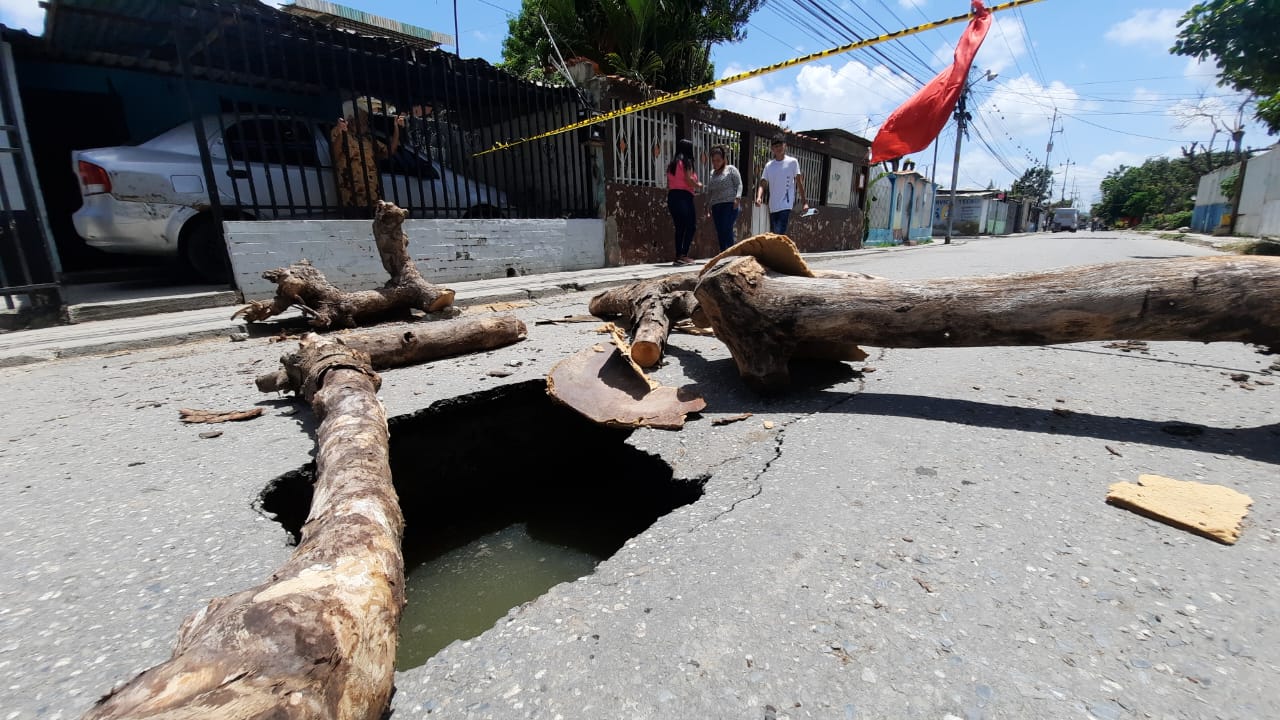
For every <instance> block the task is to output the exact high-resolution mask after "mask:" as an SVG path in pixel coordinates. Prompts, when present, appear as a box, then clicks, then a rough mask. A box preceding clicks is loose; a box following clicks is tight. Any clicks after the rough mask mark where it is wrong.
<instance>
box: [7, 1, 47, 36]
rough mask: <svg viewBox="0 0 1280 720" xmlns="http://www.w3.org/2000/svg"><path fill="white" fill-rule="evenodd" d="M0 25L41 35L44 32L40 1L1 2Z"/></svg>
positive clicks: (42, 9)
mask: <svg viewBox="0 0 1280 720" xmlns="http://www.w3.org/2000/svg"><path fill="white" fill-rule="evenodd" d="M0 23H4V24H5V25H8V26H9V27H11V28H20V29H23V30H26V31H27V32H30V33H32V34H33V35H39V34H41V33H43V32H44V8H42V7H40V0H0Z"/></svg>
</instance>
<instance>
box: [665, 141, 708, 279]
mask: <svg viewBox="0 0 1280 720" xmlns="http://www.w3.org/2000/svg"><path fill="white" fill-rule="evenodd" d="M701 188H702V183H701V182H699V181H698V174H697V173H696V172H694V171H693V142H692V141H690V140H680V141H679V142H677V143H676V154H675V156H674V157H672V158H671V162H669V163H667V209H668V210H670V211H671V221H672V222H673V223H674V224H675V226H676V261H675V262H674V263H672V265H692V264H693V263H694V261H693V260H692V259H691V258H690V257H689V248H690V247H691V246H692V245H693V236H694V233H695V232H697V230H698V215H697V211H696V210H695V209H694V207H693V194H694V193H695V192H696V191H698V190H699V189H701Z"/></svg>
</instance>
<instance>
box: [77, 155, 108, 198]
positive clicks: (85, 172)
mask: <svg viewBox="0 0 1280 720" xmlns="http://www.w3.org/2000/svg"><path fill="white" fill-rule="evenodd" d="M79 168H80V186H81V187H83V188H84V194H85V195H98V194H100V193H109V192H111V178H110V177H108V176H107V171H106V170H103V169H102V168H100V167H98V166H97V165H94V164H93V163H90V162H85V161H84V160H81V161H80V163H79Z"/></svg>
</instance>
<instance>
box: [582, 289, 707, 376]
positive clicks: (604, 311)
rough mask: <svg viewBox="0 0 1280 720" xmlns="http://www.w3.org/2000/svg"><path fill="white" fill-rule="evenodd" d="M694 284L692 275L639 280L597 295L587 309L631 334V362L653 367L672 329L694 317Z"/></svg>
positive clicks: (696, 303)
mask: <svg viewBox="0 0 1280 720" xmlns="http://www.w3.org/2000/svg"><path fill="white" fill-rule="evenodd" d="M697 284H698V276H697V275H696V274H695V273H691V272H689V273H676V274H674V275H667V276H665V277H658V278H651V279H649V280H641V281H640V282H637V283H632V284H631V285H625V286H622V287H617V288H612V289H609V290H606V291H604V292H602V293H600V294H599V295H596V296H595V297H593V298H591V303H590V304H589V305H588V306H587V309H588V310H589V311H590V312H591V314H592V315H595V316H596V317H598V318H600V319H602V320H613V321H616V322H617V323H618V324H620V325H621V326H622V327H624V328H626V329H627V331H628V332H629V333H630V334H631V351H630V352H631V359H632V360H634V361H635V362H636V364H638V365H639V366H640V367H653V366H654V365H657V364H658V360H660V359H662V350H663V347H665V346H666V344H667V336H668V335H669V334H670V333H671V326H672V325H674V324H676V323H678V322H680V321H681V320H684V319H686V318H692V317H693V316H694V314H695V312H696V310H697V308H698V301H697V300H696V299H694V297H693V289H694V287H696V286H697ZM699 319H700V316H699Z"/></svg>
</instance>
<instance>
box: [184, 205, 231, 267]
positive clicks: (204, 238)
mask: <svg viewBox="0 0 1280 720" xmlns="http://www.w3.org/2000/svg"><path fill="white" fill-rule="evenodd" d="M178 252H179V253H180V254H181V255H182V261H183V262H184V263H186V265H187V267H188V268H190V270H191V271H192V272H193V273H195V274H196V276H197V277H199V278H200V279H201V280H204V281H206V282H211V283H229V282H231V260H230V258H228V257H227V244H226V243H225V242H223V239H222V233H221V232H219V231H218V227H217V226H216V225H214V224H213V218H212V217H209V216H207V215H204V216H200V217H196V218H193V219H192V220H191V221H189V222H188V223H187V224H186V225H185V226H184V227H183V228H182V235H181V236H180V237H179V240H178Z"/></svg>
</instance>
